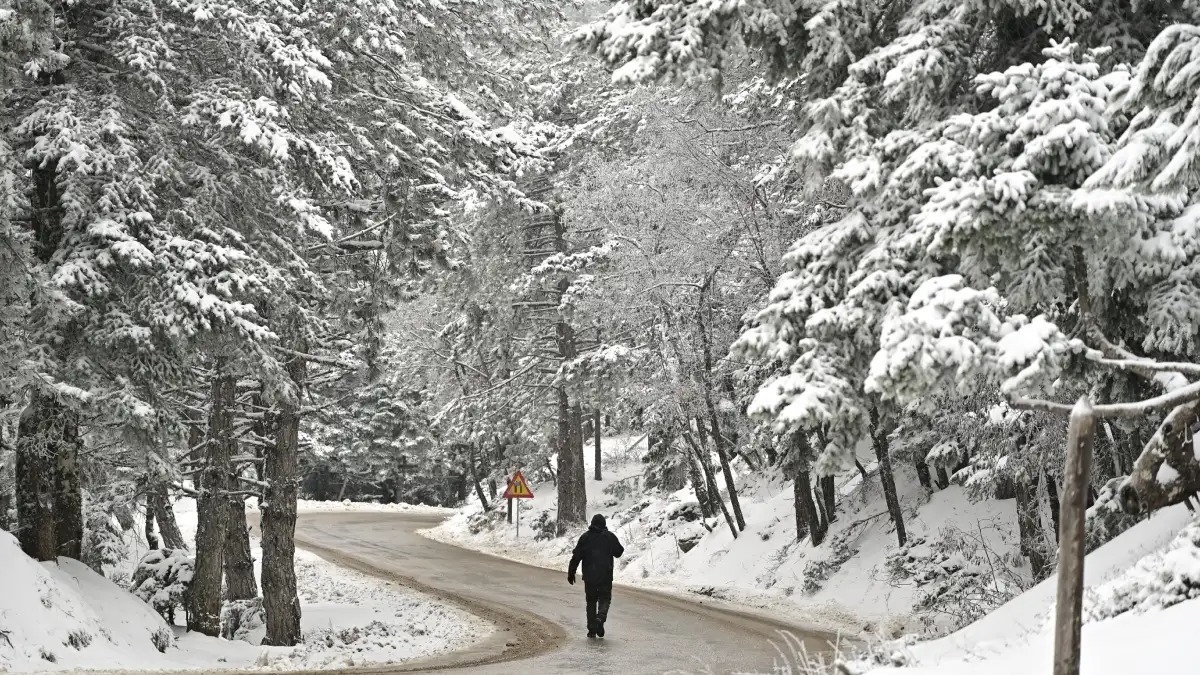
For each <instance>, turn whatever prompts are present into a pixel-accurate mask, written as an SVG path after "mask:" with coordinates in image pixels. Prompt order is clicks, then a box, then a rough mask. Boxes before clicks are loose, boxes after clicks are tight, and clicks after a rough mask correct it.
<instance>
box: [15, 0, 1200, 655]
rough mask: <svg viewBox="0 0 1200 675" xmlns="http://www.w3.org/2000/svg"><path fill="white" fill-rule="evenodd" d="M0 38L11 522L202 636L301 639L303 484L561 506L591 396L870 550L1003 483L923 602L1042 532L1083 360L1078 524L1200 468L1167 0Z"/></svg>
mask: <svg viewBox="0 0 1200 675" xmlns="http://www.w3.org/2000/svg"><path fill="white" fill-rule="evenodd" d="M0 63H2V68H0V88H2V92H3V96H4V106H3V108H2V112H0V119H2V122H0V529H4V530H8V531H9V532H11V533H12V534H13V535H14V536H15V537H16V538H17V541H18V542H19V545H20V548H21V550H22V551H24V553H25V554H26V555H27V556H29V557H30V558H32V559H35V560H37V561H54V560H57V559H59V558H61V557H65V558H74V559H76V560H79V561H82V562H83V563H84V564H86V565H88V566H89V567H91V568H92V569H93V570H95V571H96V572H97V573H100V574H111V572H112V568H113V566H114V565H115V564H116V563H117V562H118V561H119V560H121V559H122V558H123V557H126V556H128V555H129V552H128V551H126V550H125V549H126V548H127V547H128V543H127V540H128V536H129V535H130V533H133V534H134V535H136V536H137V537H139V538H140V541H143V542H146V543H148V544H149V548H150V549H153V550H154V551H156V552H154V551H152V552H151V553H149V554H147V556H146V558H145V559H143V560H142V561H141V563H140V565H139V567H138V570H139V572H138V573H135V574H134V576H133V580H132V582H131V583H132V585H134V586H136V585H137V582H139V581H140V582H145V579H146V578H147V576H151V577H152V576H155V575H160V577H161V575H162V574H164V572H163V570H167V569H169V570H171V573H172V574H174V573H176V572H177V571H178V569H179V568H180V567H186V569H187V576H186V579H187V584H186V585H187V590H186V593H184V592H182V591H179V590H178V589H175V590H172V589H170V588H168V587H167V586H169V584H170V583H172V581H167V580H165V579H163V578H159V582H161V583H162V584H163V587H162V589H161V593H162V594H167V595H170V594H172V593H175V594H176V595H172V596H171V600H170V602H168V603H167V604H168V605H171V606H173V605H174V604H176V603H178V605H179V607H180V608H181V609H182V610H184V612H185V614H186V623H187V626H188V628H189V629H190V630H192V631H195V632H199V633H202V634H205V635H211V636H218V635H222V634H225V635H227V636H228V635H229V633H230V630H229V625H228V624H229V622H230V621H231V620H240V619H236V615H237V613H238V610H237V607H239V606H243V605H244V606H246V607H249V608H250V609H247V610H246V611H248V612H258V613H260V614H261V615H262V617H263V618H262V620H263V622H264V626H265V636H264V637H263V644H265V645H295V644H297V643H299V642H300V641H301V639H302V635H301V624H300V621H301V612H300V602H299V600H298V599H297V577H296V561H295V557H296V542H295V531H296V523H297V503H298V500H300V499H309V500H315V501H334V502H343V501H346V500H349V501H362V502H378V503H382V504H390V503H397V504H399V503H407V504H424V505H428V506H443V507H460V506H461V505H463V504H464V503H467V502H470V503H472V504H474V505H475V506H476V508H477V509H478V512H479V514H480V515H478V516H477V517H476V518H475V520H474V521H473V523H472V527H473V528H475V529H476V530H478V529H479V528H481V527H502V526H503V525H504V524H506V523H508V522H511V518H512V515H511V509H512V503H511V500H508V503H507V504H506V503H505V500H504V499H503V498H502V497H501V494H502V492H503V489H504V486H505V482H506V479H508V478H509V477H511V476H512V474H513V472H514V471H516V470H522V471H523V472H524V474H525V475H526V476H528V477H529V478H530V479H531V480H532V481H533V482H534V484H535V486H536V490H538V499H542V498H543V495H545V496H547V497H548V496H550V494H553V498H554V500H555V501H554V508H553V510H552V511H551V512H548V513H549V514H550V515H547V516H544V517H543V519H542V521H541V522H540V523H537V524H532V523H531V527H533V528H536V530H537V532H538V536H540V537H542V539H541V541H547V540H551V539H554V538H555V537H560V536H565V535H569V534H571V533H578V532H579V530H580V528H581V527H583V526H585V525H586V523H587V519H588V518H590V516H591V510H592V509H591V508H590V507H589V499H593V500H594V498H607V497H606V496H604V495H597V494H596V492H595V491H596V490H597V489H599V488H598V487H597V486H598V485H599V483H596V481H600V480H602V478H603V477H604V475H605V471H606V470H608V466H606V463H607V462H608V457H607V456H605V457H603V458H602V453H601V442H602V437H604V438H608V437H610V436H619V437H622V438H626V439H628V440H629V441H634V440H635V439H636V440H637V441H639V442H640V441H642V440H644V441H645V448H646V451H645V453H644V455H643V456H641V457H639V458H638V459H637V462H636V463H637V470H636V472H635V473H636V474H637V475H636V476H635V477H634V478H635V479H636V490H637V491H638V493H639V494H646V495H660V496H665V495H675V494H683V495H685V496H688V497H687V499H689V500H691V501H689V502H688V504H692V503H694V509H695V511H696V513H695V514H694V515H690V514H689V515H688V516H687V518H686V520H687V521H689V522H698V523H700V525H701V526H702V528H703V530H704V531H703V532H700V535H716V534H718V533H720V534H721V536H725V535H726V534H727V535H728V538H729V539H730V540H731V541H730V543H729V547H731V549H736V548H737V547H738V546H741V545H743V544H742V541H743V540H746V539H749V538H750V537H748V535H750V534H751V533H754V532H755V531H756V527H761V526H763V525H764V523H763V522H761V521H760V522H759V523H755V522H754V520H755V515H754V514H755V512H756V511H755V510H754V509H752V508H749V506H748V504H747V502H748V499H749V498H748V497H747V496H746V494H745V492H744V491H745V490H746V489H747V488H746V486H747V485H758V484H760V483H763V482H764V481H776V482H778V483H779V484H786V485H787V489H788V490H789V491H790V495H789V497H790V499H789V501H790V511H791V512H790V513H789V514H788V516H789V518H790V520H789V523H788V526H787V538H788V541H789V542H791V544H790V545H792V546H795V547H798V548H805V549H815V548H821V547H824V548H825V549H828V550H829V551H831V553H830V554H829V555H828V556H827V557H825V558H822V559H821V560H824V561H826V562H824V563H822V564H824V565H826V568H827V569H826V571H825V574H826V575H828V574H829V573H830V572H829V570H828V568H830V567H831V566H839V565H841V564H843V563H844V562H845V560H846V559H847V558H849V557H852V556H853V551H851V550H849V549H848V548H847V547H846V540H845V538H844V537H834V536H833V535H834V534H835V532H840V531H841V530H837V528H836V526H835V525H834V524H835V523H837V522H838V521H839V520H841V524H842V525H843V526H848V525H850V524H851V521H853V524H854V525H855V526H857V524H858V522H859V520H858V518H859V515H860V514H859V510H858V507H857V506H854V507H853V508H854V509H855V510H854V511H853V512H850V511H847V509H849V508H850V504H849V500H847V499H843V497H844V495H843V491H842V490H841V486H842V485H843V484H844V483H845V480H846V479H847V478H848V477H850V478H853V477H857V478H858V479H859V480H860V481H861V483H860V484H861V485H867V484H870V485H875V486H877V490H878V492H877V494H878V495H879V503H880V505H881V507H880V508H881V509H883V512H881V513H879V514H877V516H871V517H873V518H876V520H874V521H872V522H874V523H876V524H880V523H886V525H885V527H886V531H887V535H888V537H890V540H889V541H888V542H886V545H887V546H888V547H889V550H892V551H900V552H905V551H908V550H910V549H911V548H912V547H913V546H914V545H915V544H920V543H921V541H923V540H920V539H919V538H914V537H912V536H910V534H911V531H910V530H911V528H910V521H911V519H912V518H913V516H914V514H915V513H916V508H917V507H914V506H911V505H906V503H905V501H904V499H903V495H905V494H909V493H911V492H912V491H913V490H914V489H915V490H917V491H918V492H919V493H921V494H923V495H924V497H923V498H924V499H928V498H931V497H930V495H936V494H937V493H939V492H941V491H945V490H950V489H961V490H962V491H963V492H964V493H965V494H966V495H967V496H968V497H969V499H971V500H974V501H975V502H977V503H984V502H986V503H1006V504H1012V505H1014V506H1013V507H1011V510H1005V511H1003V512H1004V513H1005V514H1008V513H1011V514H1012V516H1011V517H1010V521H1012V522H1010V526H1011V527H1012V528H1013V529H1014V530H1015V531H1016V532H1017V533H1018V535H1019V541H1018V542H1017V546H1016V548H1017V552H1016V555H1015V556H1010V557H1009V559H1007V560H1006V561H1005V564H1006V565H1007V566H1009V567H1011V568H1012V569H1014V570H1017V572H1015V573H1014V574H1013V575H1012V576H1011V578H1009V579H1006V580H1005V582H1004V584H1003V588H1001V585H1002V584H1001V583H1000V582H999V581H997V578H998V574H997V573H996V571H995V568H993V570H992V574H991V576H989V577H988V578H987V579H986V580H981V581H980V582H979V583H977V584H975V585H974V586H972V585H971V583H969V582H961V580H960V582H961V583H962V584H964V585H959V586H953V585H944V586H943V587H942V592H946V591H947V590H950V591H951V592H954V591H955V589H957V590H958V591H962V590H963V589H967V590H969V591H971V592H976V591H978V592H980V593H988V594H989V595H988V597H987V598H985V599H983V600H980V602H979V603H978V604H977V605H976V606H974V607H972V608H968V609H961V610H957V609H956V610H947V611H953V612H957V614H956V616H955V617H954V618H953V619H952V620H951V621H950V622H949V623H948V624H945V625H942V626H941V628H940V631H939V632H942V633H944V632H946V631H947V630H950V629H953V628H958V627H960V626H962V625H964V624H966V623H969V622H970V621H971V620H974V619H976V618H979V617H980V616H981V615H983V614H985V613H987V612H989V611H991V610H993V609H994V608H995V607H997V606H999V605H1000V604H1002V603H1003V602H1004V601H1005V600H1008V599H1010V598H1012V597H1014V596H1015V595H1017V594H1019V593H1020V592H1021V591H1023V590H1024V589H1027V588H1029V587H1031V586H1032V585H1034V584H1036V583H1037V582H1040V581H1042V580H1043V579H1046V578H1048V577H1050V576H1051V575H1052V574H1053V572H1054V570H1055V568H1056V565H1057V559H1056V555H1057V550H1058V534H1059V515H1060V511H1059V509H1060V499H1059V496H1060V493H1061V491H1062V489H1063V480H1064V462H1065V444H1066V420H1067V413H1069V411H1070V410H1071V406H1072V405H1073V404H1074V403H1075V401H1076V400H1078V399H1079V398H1080V397H1087V398H1088V399H1089V400H1090V401H1091V402H1093V404H1094V405H1095V406H1096V408H1097V410H1098V411H1100V412H1101V414H1102V415H1101V416H1102V417H1103V419H1102V421H1101V423H1100V427H1099V431H1098V433H1097V437H1096V440H1095V458H1094V461H1093V463H1092V466H1091V476H1090V489H1089V490H1088V493H1089V494H1088V496H1087V503H1088V507H1089V508H1088V513H1087V524H1086V536H1087V547H1088V550H1089V551H1090V550H1093V549H1096V548H1098V547H1100V546H1102V545H1103V544H1105V543H1106V542H1108V541H1110V540H1112V539H1113V538H1114V537H1116V536H1118V535H1120V534H1121V533H1122V532H1125V531H1126V530H1128V529H1129V528H1131V527H1134V526H1135V525H1137V524H1138V523H1139V522H1142V521H1144V520H1145V519H1146V518H1147V517H1148V516H1149V515H1150V514H1152V513H1154V512H1155V511H1157V510H1159V509H1162V508H1164V507H1168V506H1172V505H1176V504H1181V503H1185V502H1186V503H1187V504H1188V508H1189V509H1190V508H1191V503H1190V500H1191V498H1192V496H1193V495H1194V494H1195V493H1196V492H1197V491H1198V490H1200V452H1197V451H1194V449H1193V441H1192V434H1193V430H1194V429H1200V207H1198V206H1197V205H1196V204H1197V202H1198V201H1200V163H1197V159H1198V158H1200V3H1198V2H1196V1H1195V0H1131V1H1128V2H1116V1H1112V0H735V1H729V2H708V1H701V0H618V1H617V2H616V3H615V4H613V3H610V2H598V1H597V0H589V1H588V2H582V3H571V4H564V3H560V2H550V1H545V0H506V1H503V2H485V1H483V0H460V1H457V2H437V1H429V0H400V1H399V2H393V1H384V0H354V1H353V2H344V1H343V2H331V1H328V0H309V1H307V2H300V3H293V2H287V1H280V2H238V1H236V0H170V1H168V2H162V1H159V0H69V1H66V2H59V1H57V0H0ZM910 483H911V484H912V485H911V486H910V485H909V484H910ZM910 488H911V489H910ZM589 491H592V493H591V494H589ZM914 494H915V493H914ZM664 498H665V497H664ZM181 499H191V500H194V502H195V510H196V527H195V537H194V539H191V538H190V537H185V535H184V532H183V531H182V530H181V528H180V526H179V524H178V523H177V522H176V513H175V509H174V505H175V504H176V503H177V502H178V501H179V500H181ZM612 503H613V504H616V503H617V502H616V501H615V500H614V501H612ZM689 508H691V507H689ZM759 512H761V510H760V511H759ZM664 518H666V516H664ZM974 526H975V525H974V524H972V525H971V527H974ZM255 529H257V530H259V532H257V533H256V534H255V536H256V537H261V561H260V562H261V576H260V578H256V576H255V573H254V571H255V564H254V562H255V561H254V560H253V559H252V553H251V534H250V532H251V531H252V530H255ZM698 532H699V531H698ZM700 535H697V536H700ZM673 536H675V537H676V542H675V543H676V544H677V545H678V546H679V548H680V549H681V550H682V553H687V550H685V545H684V543H683V542H682V541H681V539H680V536H679V534H678V532H676V533H674V535H673ZM979 536H980V537H981V538H982V537H983V536H984V534H983V531H982V529H981V530H980V533H979ZM763 539H764V540H765V536H764V537H763ZM691 545H692V543H690V542H689V543H688V546H689V547H690V546H691ZM789 550H791V549H789ZM843 554H844V555H843ZM675 555H677V556H678V555H681V553H678V552H677V553H675ZM982 555H984V556H986V551H984V552H983V553H982ZM830 560H832V561H834V562H829V561H830ZM891 560H892V563H893V564H894V565H903V564H904V562H903V561H902V560H898V559H891ZM987 563H988V564H989V565H991V564H992V563H993V561H992V560H991V559H990V558H989V559H988V560H987ZM981 564H982V563H981ZM139 574H140V575H141V578H140V579H139ZM999 576H1003V575H999ZM981 579H982V578H981ZM993 582H995V584H994V585H995V592H994V593H992V592H991V591H990V590H989V589H990V587H991V585H992V584H993ZM814 583H815V582H814ZM956 583H959V582H956ZM1195 586H1200V578H1198V579H1197V583H1196V584H1194V585H1193V587H1195ZM1189 597H1190V596H1189ZM256 598H258V600H256ZM934 601H936V598H933V599H931V600H930V602H934ZM237 603H243V605H238V604H237ZM246 603H249V604H246ZM231 605H232V606H233V607H234V609H233V610H231ZM156 609H157V607H156ZM171 611H172V612H173V611H174V610H173V609H172V610H171ZM231 616H232V617H234V618H233V619H231ZM223 624H225V631H224V633H223V628H222V627H223ZM3 628H4V626H2V625H0V629H3Z"/></svg>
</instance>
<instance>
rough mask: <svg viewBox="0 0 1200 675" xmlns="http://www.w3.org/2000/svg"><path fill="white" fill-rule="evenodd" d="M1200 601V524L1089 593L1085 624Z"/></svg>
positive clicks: (1184, 530)
mask: <svg viewBox="0 0 1200 675" xmlns="http://www.w3.org/2000/svg"><path fill="white" fill-rule="evenodd" d="M1196 597H1200V522H1197V521H1192V522H1191V523H1189V524H1188V526H1187V527H1185V528H1183V530H1181V531H1180V532H1179V534H1178V535H1177V536H1176V537H1175V539H1174V540H1172V541H1171V543H1170V544H1168V545H1167V546H1166V547H1165V548H1163V549H1162V550H1160V551H1157V552H1155V553H1152V554H1150V555H1148V556H1146V557H1145V558H1142V559H1141V560H1139V561H1138V562H1137V564H1136V565H1134V566H1133V567H1132V568H1131V569H1129V570H1127V571H1126V572H1125V573H1124V574H1122V575H1121V576H1119V577H1117V578H1116V579H1113V580H1112V581H1110V582H1108V583H1106V584H1104V585H1102V586H1100V587H1099V588H1097V589H1096V590H1095V591H1093V592H1090V593H1088V595H1087V597H1086V598H1085V600H1084V607H1083V619H1084V622H1085V623H1086V622H1092V621H1103V620H1104V619H1111V618H1113V617H1115V616H1118V615H1121V614H1124V613H1126V612H1134V613H1137V614H1140V613H1143V612H1146V611H1149V610H1153V609H1163V608H1166V607H1170V606H1171V605H1176V604H1179V603H1181V602H1183V601H1185V600H1191V599H1193V598H1196Z"/></svg>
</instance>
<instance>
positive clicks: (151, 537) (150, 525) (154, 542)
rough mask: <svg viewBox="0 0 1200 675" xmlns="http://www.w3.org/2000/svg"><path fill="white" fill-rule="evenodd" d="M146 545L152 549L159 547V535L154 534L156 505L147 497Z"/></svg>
mask: <svg viewBox="0 0 1200 675" xmlns="http://www.w3.org/2000/svg"><path fill="white" fill-rule="evenodd" d="M146 546H148V547H150V549H151V550H153V549H156V548H159V545H158V535H156V534H154V507H153V506H151V505H150V499H149V498H147V499H146Z"/></svg>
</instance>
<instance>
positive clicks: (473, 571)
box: [296, 512, 834, 675]
mask: <svg viewBox="0 0 1200 675" xmlns="http://www.w3.org/2000/svg"><path fill="white" fill-rule="evenodd" d="M439 520H440V517H438V516H422V515H410V514H399V513H368V512H357V513H302V514H300V520H299V522H298V524H297V530H296V543H297V544H298V545H299V546H301V547H303V548H306V549H308V550H310V551H313V552H315V553H317V554H318V555H320V556H322V557H324V558H326V559H328V560H331V561H333V562H336V563H338V564H341V565H344V566H347V567H351V568H353V569H357V570H359V571H362V572H366V573H369V574H374V575H377V576H381V577H384V578H387V579H390V580H393V581H396V582H398V583H401V584H403V585H406V586H409V587H411V588H414V589H416V590H419V591H423V592H426V593H430V594H433V595H435V596H438V597H441V598H443V599H444V600H446V601H448V602H450V603H452V604H455V605H458V606H460V607H462V608H464V609H466V610H468V611H470V612H472V613H474V614H476V615H479V616H481V617H483V618H484V619H486V620H488V621H491V622H492V623H494V624H495V625H496V626H497V627H498V629H497V631H496V632H495V633H494V634H493V636H492V637H490V638H488V639H486V640H484V641H483V642H481V643H478V644H476V645H473V646H472V647H470V648H468V649H466V650H462V651H457V652H453V653H451V654H446V655H443V656H440V657H436V658H433V659H427V660H423V661H418V662H412V663H409V664H407V665H405V666H404V667H402V668H399V669H397V668H396V667H394V666H393V667H389V668H379V669H371V670H377V672H381V673H382V672H413V671H431V670H437V671H447V672H454V673H472V674H480V675H482V674H485V673H486V674H497V673H514V674H517V673H519V674H521V675H527V674H531V673H555V674H559V673H561V674H564V675H565V674H568V673H587V674H589V675H607V674H611V675H633V674H639V673H663V672H712V673H733V672H762V673H771V672H781V671H778V670H774V668H775V665H776V660H777V652H776V649H775V647H774V644H773V643H779V642H781V640H780V633H779V631H781V630H787V631H790V632H792V634H793V635H796V636H797V637H799V638H800V639H801V640H803V641H804V643H805V646H806V648H807V649H808V650H809V652H810V653H814V652H816V653H820V652H827V651H828V649H829V647H828V645H829V643H830V642H831V641H832V640H833V639H834V638H833V636H831V635H828V634H823V633H819V632H814V631H812V630H809V629H804V628H801V627H798V626H793V625H790V624H787V623H784V622H780V621H775V620H772V619H770V618H765V617H762V616H756V615H752V614H748V613H747V614H743V613H740V612H736V611H732V610H728V609H722V608H718V607H713V606H708V605H701V604H698V603H694V602H690V601H687V600H683V599H680V598H676V597H673V596H670V595H666V594H661V593H655V592H652V591H645V590H641V589H634V588H630V587H627V586H618V587H617V588H616V589H615V590H614V593H613V605H612V610H611V611H610V613H609V619H608V624H607V626H606V628H607V630H608V637H606V638H605V639H603V640H589V639H587V637H586V636H585V630H584V624H585V621H584V616H583V588H582V584H578V585H576V586H569V585H568V584H567V583H566V578H565V577H566V575H565V573H564V572H556V571H552V570H546V569H542V568H540V567H532V566H529V565H524V564H521V563H517V562H512V561H509V560H504V559H502V558H497V557H493V556H489V555H485V554H482V553H477V552H474V551H469V550H466V549H461V548H457V547H455V546H450V545H447V544H442V543H439V542H435V541H431V540H429V539H426V538H424V537H422V536H420V535H418V534H417V530H420V529H424V528H427V527H432V526H434V525H436V524H437V523H438V522H439ZM360 672H361V671H360Z"/></svg>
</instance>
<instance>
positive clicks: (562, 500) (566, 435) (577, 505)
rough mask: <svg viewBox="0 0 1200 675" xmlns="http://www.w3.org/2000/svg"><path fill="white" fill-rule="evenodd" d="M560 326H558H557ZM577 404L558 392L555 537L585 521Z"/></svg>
mask: <svg viewBox="0 0 1200 675" xmlns="http://www.w3.org/2000/svg"><path fill="white" fill-rule="evenodd" d="M560 325H561V324H560ZM580 422H582V419H581V415H580V408H579V404H575V405H571V404H570V402H569V401H568V400H567V392H566V390H565V389H564V388H562V387H559V388H558V438H557V445H558V448H557V454H558V477H557V479H556V481H557V486H556V487H557V488H558V523H557V530H558V533H559V534H560V535H561V534H564V533H566V532H567V531H568V530H570V529H571V528H572V527H576V526H579V525H583V524H584V523H585V522H586V520H587V492H586V489H587V488H586V487H585V485H584V479H585V475H586V474H585V472H584V468H583V443H582V434H581V429H580V428H579V424H580Z"/></svg>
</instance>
